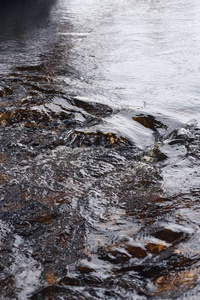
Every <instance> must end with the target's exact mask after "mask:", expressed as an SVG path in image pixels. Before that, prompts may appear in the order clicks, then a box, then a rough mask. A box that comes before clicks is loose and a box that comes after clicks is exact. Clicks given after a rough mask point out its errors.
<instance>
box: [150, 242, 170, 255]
mask: <svg viewBox="0 0 200 300" xmlns="http://www.w3.org/2000/svg"><path fill="white" fill-rule="evenodd" d="M165 248H166V246H165V245H163V244H155V243H147V244H146V249H147V251H148V252H150V253H152V254H159V253H160V252H161V251H163V250H164V249H165Z"/></svg>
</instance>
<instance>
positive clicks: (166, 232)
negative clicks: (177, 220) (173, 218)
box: [153, 228, 184, 243]
mask: <svg viewBox="0 0 200 300" xmlns="http://www.w3.org/2000/svg"><path fill="white" fill-rule="evenodd" d="M153 235H154V237H156V238H158V239H160V240H163V241H166V242H167V243H172V242H177V241H179V240H180V239H181V238H182V237H183V236H184V233H183V232H176V231H172V230H170V229H166V228H164V229H161V230H158V231H156V232H155V233H154V234H153Z"/></svg>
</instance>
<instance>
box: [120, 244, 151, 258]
mask: <svg viewBox="0 0 200 300" xmlns="http://www.w3.org/2000/svg"><path fill="white" fill-rule="evenodd" d="M125 247H126V250H127V251H128V252H129V253H130V254H131V255H132V257H136V258H144V257H146V256H147V252H146V250H145V249H143V248H142V247H141V246H140V245H137V244H135V243H127V244H126V245H125Z"/></svg>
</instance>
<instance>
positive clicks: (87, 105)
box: [66, 98, 112, 117]
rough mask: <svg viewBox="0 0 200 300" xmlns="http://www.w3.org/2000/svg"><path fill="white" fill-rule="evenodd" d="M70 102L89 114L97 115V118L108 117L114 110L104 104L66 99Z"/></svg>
mask: <svg viewBox="0 0 200 300" xmlns="http://www.w3.org/2000/svg"><path fill="white" fill-rule="evenodd" d="M66 99H67V100H68V102H70V103H71V104H72V105H75V106H76V107H79V108H82V109H84V110H85V111H86V112H87V113H89V114H92V115H95V116H97V117H107V116H109V115H111V113H112V108H111V107H109V106H108V105H105V104H102V103H95V102H85V101H82V100H79V99H76V98H73V99H70V98H66Z"/></svg>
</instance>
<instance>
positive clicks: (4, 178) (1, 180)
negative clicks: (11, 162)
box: [0, 174, 9, 184]
mask: <svg viewBox="0 0 200 300" xmlns="http://www.w3.org/2000/svg"><path fill="white" fill-rule="evenodd" d="M8 180H9V176H8V174H0V184H2V183H4V182H5V181H8Z"/></svg>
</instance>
